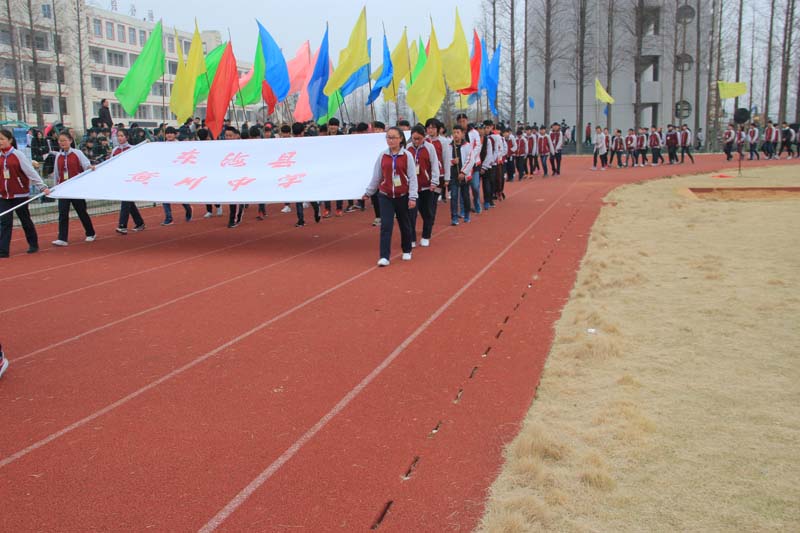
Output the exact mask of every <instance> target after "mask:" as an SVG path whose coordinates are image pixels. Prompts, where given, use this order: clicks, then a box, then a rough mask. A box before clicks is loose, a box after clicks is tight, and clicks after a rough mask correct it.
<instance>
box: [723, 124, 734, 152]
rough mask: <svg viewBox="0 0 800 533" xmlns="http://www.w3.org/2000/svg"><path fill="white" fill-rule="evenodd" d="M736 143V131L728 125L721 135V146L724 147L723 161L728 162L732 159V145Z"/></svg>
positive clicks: (731, 125)
mask: <svg viewBox="0 0 800 533" xmlns="http://www.w3.org/2000/svg"><path fill="white" fill-rule="evenodd" d="M735 142H736V131H735V130H734V129H733V124H728V129H726V130H725V132H724V133H723V134H722V144H723V145H724V148H723V150H724V152H725V159H726V160H727V161H730V160H731V159H733V145H734V143H735Z"/></svg>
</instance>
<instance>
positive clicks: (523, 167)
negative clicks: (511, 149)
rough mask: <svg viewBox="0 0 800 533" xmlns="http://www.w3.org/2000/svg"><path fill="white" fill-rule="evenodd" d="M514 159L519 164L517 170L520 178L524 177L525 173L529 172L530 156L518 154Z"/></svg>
mask: <svg viewBox="0 0 800 533" xmlns="http://www.w3.org/2000/svg"><path fill="white" fill-rule="evenodd" d="M514 161H515V162H516V164H517V172H519V179H524V178H525V175H526V174H527V173H528V169H527V164H528V158H527V157H525V156H518V157H517V158H516V159H515V160H514Z"/></svg>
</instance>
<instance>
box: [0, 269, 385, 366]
mask: <svg viewBox="0 0 800 533" xmlns="http://www.w3.org/2000/svg"><path fill="white" fill-rule="evenodd" d="M387 263H388V261H387ZM6 370H8V359H6V357H5V355H3V348H2V347H0V378H1V377H3V374H5V373H6Z"/></svg>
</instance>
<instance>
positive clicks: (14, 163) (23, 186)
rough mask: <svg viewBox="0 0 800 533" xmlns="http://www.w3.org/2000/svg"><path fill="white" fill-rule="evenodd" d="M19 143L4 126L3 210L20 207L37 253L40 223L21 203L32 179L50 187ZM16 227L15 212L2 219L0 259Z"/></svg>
mask: <svg viewBox="0 0 800 533" xmlns="http://www.w3.org/2000/svg"><path fill="white" fill-rule="evenodd" d="M16 144H17V142H16V140H14V134H13V133H12V132H11V130H7V129H0V159H2V160H3V176H2V178H0V212H5V211H8V210H9V209H13V208H15V207H16V208H17V209H16V213H17V218H18V219H19V222H20V225H21V226H22V231H24V232H25V240H26V241H28V253H29V254H35V253H36V252H38V251H39V236H38V234H37V233H36V226H35V225H34V224H33V220H31V214H30V211H28V204H25V205H22V206H20V204H23V203H25V202H26V201H27V200H28V198H29V197H30V195H31V189H30V184H31V182H33V183H34V184H35V185H36V186H37V187H39V188H40V189H42V190H43V191H44V193H45V194H50V189H49V188H47V185H45V183H44V181H42V178H41V177H40V176H39V173H38V172H36V170H35V169H34V168H33V165H32V164H31V162H30V161H29V160H28V158H27V157H25V154H24V152H21V151H19V150H17V148H16ZM17 206H20V207H17ZM13 229H14V213H13V212H12V213H8V214H7V215H3V217H2V218H0V258H7V257H9V255H10V249H11V232H12V230H13ZM0 364H2V365H6V366H7V365H8V363H7V362H4V360H3V357H2V351H0ZM3 371H5V368H4V367H0V374H2V372H3Z"/></svg>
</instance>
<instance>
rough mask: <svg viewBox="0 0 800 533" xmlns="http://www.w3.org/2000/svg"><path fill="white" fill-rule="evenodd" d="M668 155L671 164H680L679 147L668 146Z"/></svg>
mask: <svg viewBox="0 0 800 533" xmlns="http://www.w3.org/2000/svg"><path fill="white" fill-rule="evenodd" d="M667 153H668V154H669V162H670V163H677V162H678V147H677V146H667Z"/></svg>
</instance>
